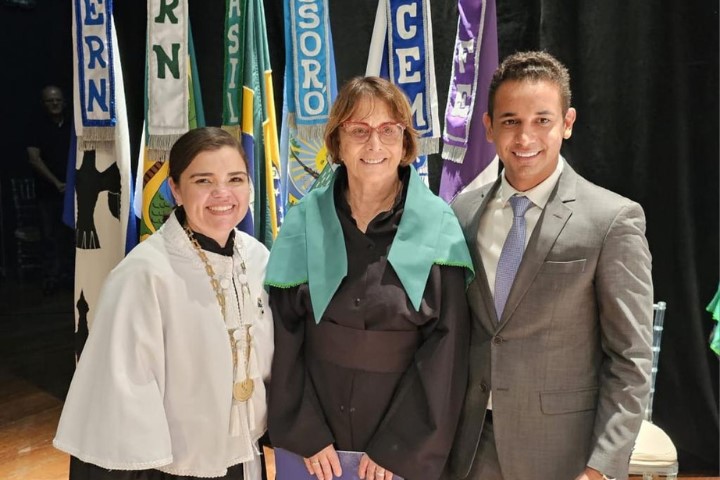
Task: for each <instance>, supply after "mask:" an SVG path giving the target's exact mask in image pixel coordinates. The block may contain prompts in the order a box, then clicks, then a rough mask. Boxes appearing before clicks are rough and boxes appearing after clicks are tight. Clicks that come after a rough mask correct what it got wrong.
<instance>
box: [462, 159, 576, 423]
mask: <svg viewBox="0 0 720 480" xmlns="http://www.w3.org/2000/svg"><path fill="white" fill-rule="evenodd" d="M564 164H565V160H564V159H563V158H562V157H560V158H559V160H558V163H557V167H555V171H553V173H551V174H550V176H549V177H547V178H546V179H545V180H543V181H542V182H540V183H539V184H537V185H536V186H534V187H533V188H531V189H530V190H526V191H524V192H519V191H517V190H516V189H514V188H513V187H512V185H510V183H509V182H508V180H507V178H506V177H505V173H503V176H502V179H501V181H500V182H501V183H500V187H499V188H498V189H497V190H496V192H495V195H494V196H493V197H492V198H491V199H490V200H488V204H487V207H486V208H485V211H484V212H483V213H482V215H481V217H480V226H479V228H478V231H477V237H476V240H475V241H476V243H477V248H478V250H479V251H480V257H481V258H482V261H483V266H484V267H485V274H486V275H487V279H488V284H489V286H490V293H492V295H493V297H494V296H495V275H496V272H497V265H498V261H499V260H500V252H502V247H503V244H504V243H505V238H506V237H507V235H508V232H510V228H511V227H512V222H513V210H512V206H511V205H510V197H512V196H513V195H518V196H526V197H528V198H529V199H530V201H531V202H532V205H531V206H530V208H528V210H527V212H526V213H525V228H526V229H527V230H526V232H525V246H526V247H527V244H528V241H529V240H530V236H531V235H532V232H533V230H534V229H535V225H537V222H538V219H540V214H541V213H542V211H543V209H544V208H545V205H546V204H547V202H548V199H550V194H551V193H552V191H553V189H554V188H555V185H556V184H557V181H558V178H560V173H562V169H563V165H564ZM487 408H488V410H492V392H491V393H490V400H489V401H488V407H487Z"/></svg>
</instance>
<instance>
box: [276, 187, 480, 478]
mask: <svg viewBox="0 0 720 480" xmlns="http://www.w3.org/2000/svg"><path fill="white" fill-rule="evenodd" d="M404 180H405V185H406V186H407V175H405V179H404ZM335 187H336V191H335V193H334V194H335V205H336V210H337V214H338V216H339V219H340V223H341V225H342V230H343V235H344V239H345V245H346V250H347V260H348V272H347V277H346V278H345V279H344V280H343V281H342V283H341V285H340V287H339V288H338V290H337V292H336V293H335V295H334V296H333V298H332V300H331V301H330V304H329V305H328V307H327V309H326V311H325V312H324V314H323V316H322V318H321V321H320V322H319V323H316V322H315V320H314V315H313V310H312V305H311V301H310V295H309V289H308V285H307V284H302V285H299V286H296V287H292V288H276V287H271V288H270V306H271V308H272V310H273V317H274V321H275V356H274V359H273V367H272V382H271V387H270V399H269V412H268V428H269V432H270V438H271V441H272V443H273V445H274V446H277V447H282V448H284V449H286V450H289V451H292V452H294V453H297V454H299V455H302V456H304V457H310V456H312V455H313V454H315V453H317V452H318V451H320V450H321V449H322V448H324V447H326V446H327V445H329V444H331V443H332V444H334V446H335V448H336V449H338V450H351V451H364V452H367V453H368V455H369V456H370V458H372V459H373V460H374V461H375V462H377V463H378V464H379V465H380V466H382V467H384V468H387V469H388V470H390V471H392V472H393V473H395V474H397V475H400V476H402V477H404V478H405V479H406V480H435V479H438V478H440V475H441V471H442V468H443V466H444V464H445V461H446V459H447V456H448V452H449V450H450V446H451V443H452V439H453V434H454V432H455V428H456V426H457V421H458V418H459V411H460V408H461V405H462V401H463V397H464V394H465V389H466V383H467V368H468V367H467V362H468V348H469V347H468V344H469V325H470V324H469V322H470V320H469V310H468V304H467V301H466V298H465V276H464V275H465V272H464V269H463V268H461V267H452V266H440V265H433V267H432V269H431V271H430V275H429V278H428V281H427V285H426V288H425V291H424V295H423V300H422V304H421V308H420V311H416V310H415V309H414V308H413V306H412V304H411V302H410V300H409V298H408V296H407V294H406V293H405V290H404V289H403V286H402V284H401V282H400V280H399V279H398V277H397V275H396V273H395V271H394V270H393V268H392V266H391V265H390V264H389V263H388V261H387V256H388V252H389V250H390V246H391V245H392V241H393V238H394V236H395V232H396V230H397V227H398V224H399V222H400V218H401V217H402V213H403V208H404V202H405V196H404V194H403V195H401V196H399V197H398V199H397V200H396V203H395V205H394V206H393V208H392V210H391V211H389V212H384V213H381V214H380V215H378V216H377V217H376V218H375V219H374V220H373V221H372V222H371V223H370V224H369V225H368V228H367V231H366V233H363V232H361V231H360V230H359V229H358V228H357V227H356V225H355V222H354V220H353V219H352V216H351V214H350V209H349V207H348V205H347V202H346V200H345V198H344V197H345V196H344V194H343V193H342V192H343V191H344V188H346V179H345V178H344V177H340V178H339V179H338V181H337V182H336V185H335ZM406 190H407V189H404V191H406ZM430 220H431V219H429V221H430ZM327 261H329V262H332V261H333V259H332V258H328V259H327Z"/></svg>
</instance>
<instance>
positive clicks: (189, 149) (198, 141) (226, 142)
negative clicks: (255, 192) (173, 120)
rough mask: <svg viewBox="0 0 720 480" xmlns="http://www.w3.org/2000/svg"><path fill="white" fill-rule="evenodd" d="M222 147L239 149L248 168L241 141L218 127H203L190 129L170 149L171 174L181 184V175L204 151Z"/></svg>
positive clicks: (169, 167) (174, 180) (169, 166)
mask: <svg viewBox="0 0 720 480" xmlns="http://www.w3.org/2000/svg"><path fill="white" fill-rule="evenodd" d="M222 147H230V148H233V149H235V150H237V151H238V153H239V154H240V156H241V157H242V159H243V162H245V168H246V169H248V174H249V173H250V170H249V168H248V161H247V157H245V150H243V148H242V145H241V144H240V142H239V141H238V140H237V139H236V138H235V137H233V136H232V135H231V134H230V133H228V132H226V131H225V130H223V129H222V128H218V127H202V128H195V129H193V130H190V131H189V132H187V133H186V134H184V135H183V136H182V137H180V138H178V139H177V141H176V142H175V144H174V145H173V146H172V149H170V160H169V162H170V164H169V165H168V170H169V176H170V178H172V179H173V182H175V183H176V184H180V175H182V173H183V172H184V171H185V170H186V169H187V168H188V166H189V165H190V164H191V163H192V161H193V160H195V157H197V156H198V155H199V154H201V153H202V152H207V151H213V150H219V149H220V148H222Z"/></svg>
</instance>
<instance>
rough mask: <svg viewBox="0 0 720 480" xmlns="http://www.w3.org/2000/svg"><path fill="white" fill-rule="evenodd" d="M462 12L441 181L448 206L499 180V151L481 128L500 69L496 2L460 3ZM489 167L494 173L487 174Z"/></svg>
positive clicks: (476, 0) (442, 191)
mask: <svg viewBox="0 0 720 480" xmlns="http://www.w3.org/2000/svg"><path fill="white" fill-rule="evenodd" d="M458 11H459V19H458V33H457V38H456V40H455V54H454V59H453V72H452V78H451V81H450V91H449V92H448V103H447V107H446V110H445V133H444V135H443V143H444V147H443V154H442V156H443V159H444V162H443V168H442V177H441V180H440V196H441V197H442V198H443V199H444V200H445V201H447V202H450V201H452V200H453V199H454V198H455V197H456V196H457V194H458V193H460V191H462V190H463V189H464V188H465V187H466V186H467V185H468V184H470V183H471V182H473V181H474V180H476V179H477V177H478V176H479V175H480V174H481V173H482V174H484V179H482V180H486V181H482V182H479V183H487V182H490V181H493V180H494V179H495V177H496V176H497V166H496V165H497V163H496V162H493V159H494V158H495V147H494V145H493V144H491V143H489V142H488V141H487V140H486V139H485V128H484V126H483V123H482V115H483V113H484V112H485V111H486V110H487V96H488V89H489V87H490V80H491V78H492V74H493V72H494V71H495V69H496V68H497V65H498V48H497V21H496V15H495V0H459V2H458ZM491 164H492V165H493V166H494V167H491V168H488V167H489V166H490V165H491ZM490 170H494V171H490ZM478 180H481V179H478Z"/></svg>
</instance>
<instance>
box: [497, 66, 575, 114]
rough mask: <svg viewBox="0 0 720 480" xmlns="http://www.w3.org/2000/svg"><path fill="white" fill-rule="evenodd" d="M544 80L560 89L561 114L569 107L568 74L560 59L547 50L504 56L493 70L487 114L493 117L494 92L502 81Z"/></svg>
mask: <svg viewBox="0 0 720 480" xmlns="http://www.w3.org/2000/svg"><path fill="white" fill-rule="evenodd" d="M513 80H514V81H518V82H521V81H531V82H537V81H540V80H544V81H547V82H551V83H554V84H555V85H557V87H558V89H559V90H560V100H561V101H562V112H563V115H564V114H565V113H566V112H567V111H568V109H569V108H570V100H571V99H572V92H571V91H570V74H569V73H568V70H567V68H565V66H564V65H563V64H562V63H560V61H559V60H558V59H557V58H555V57H553V56H552V55H550V54H549V53H547V52H518V53H514V54H512V55H510V56H509V57H507V58H505V60H503V62H502V63H501V64H500V66H499V67H498V68H497V70H495V73H494V74H493V77H492V80H491V81H490V90H489V92H488V110H487V111H488V115H489V116H490V118H492V117H493V110H494V107H495V93H497V90H498V88H500V85H502V84H503V83H504V82H509V81H513Z"/></svg>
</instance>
